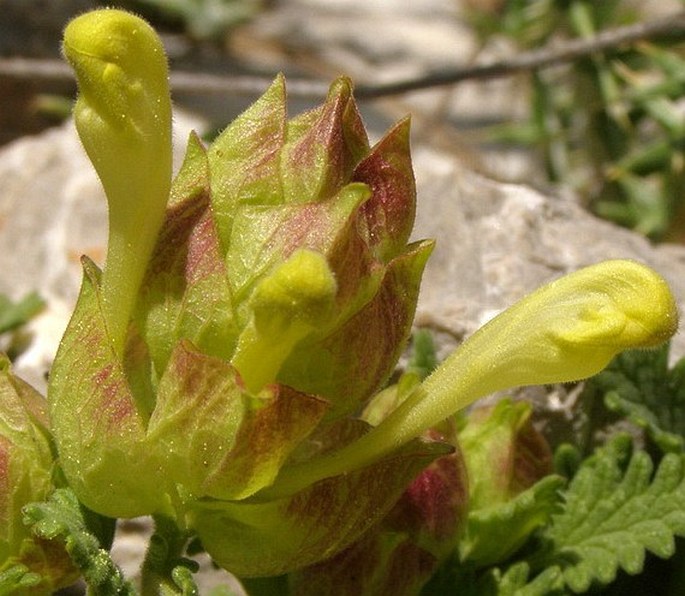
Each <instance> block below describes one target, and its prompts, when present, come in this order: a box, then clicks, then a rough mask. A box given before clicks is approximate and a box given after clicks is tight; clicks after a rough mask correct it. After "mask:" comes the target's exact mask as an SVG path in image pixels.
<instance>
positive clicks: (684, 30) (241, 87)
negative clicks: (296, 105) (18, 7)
mask: <svg viewBox="0 0 685 596" xmlns="http://www.w3.org/2000/svg"><path fill="white" fill-rule="evenodd" d="M664 37H672V38H682V37H685V11H679V12H677V13H675V14H673V15H670V16H668V17H665V18H660V19H655V20H653V21H649V22H646V23H638V24H635V25H628V26H625V27H618V28H615V29H611V30H607V31H603V32H601V33H599V34H597V35H596V36H594V37H590V38H587V39H573V40H569V41H565V42H563V43H559V44H556V45H554V46H552V47H545V48H542V49H539V50H533V51H529V52H523V53H521V54H519V55H517V56H514V57H513V58H511V59H505V60H498V61H495V62H491V63H488V64H477V65H473V66H467V67H454V68H446V69H443V70H439V71H435V72H432V73H428V74H426V75H424V76H421V77H416V78H410V79H405V80H400V81H395V82H390V83H381V84H372V83H369V84H363V83H362V84H358V85H357V86H356V89H355V95H356V96H357V97H358V98H376V97H385V96H390V95H398V94H401V93H407V92H409V91H417V90H421V89H428V88H432V87H440V86H446V85H454V84H456V83H459V82H461V81H465V80H476V79H481V80H482V79H491V78H495V77H505V76H511V75H513V74H515V73H518V72H521V71H530V70H537V69H541V68H545V67H549V66H553V65H556V64H563V63H565V62H569V61H571V60H575V59H577V58H580V57H583V56H589V55H592V54H595V53H597V52H601V51H604V50H608V49H611V48H616V47H619V46H622V45H626V44H631V43H635V42H638V41H642V40H647V39H657V38H664ZM0 76H4V77H10V78H15V79H25V80H32V81H37V80H43V81H52V82H64V81H69V80H70V79H72V78H73V75H72V73H71V69H70V68H69V67H68V66H67V65H66V64H64V63H63V62H61V61H59V60H40V59H30V58H21V57H10V58H0ZM270 83H271V79H270V78H267V77H262V76H255V75H238V76H234V75H221V74H211V73H193V72H183V71H172V73H171V87H172V90H173V91H174V92H175V93H179V94H194V95H198V94H225V95H250V96H252V95H259V94H260V93H262V92H263V91H264V89H265V88H266V87H267V86H268V85H269V84H270ZM327 91H328V85H327V84H326V83H324V82H321V81H310V80H305V79H295V78H290V79H289V80H288V94H289V95H291V96H293V97H301V98H320V97H321V96H323V95H325V94H326V92H327Z"/></svg>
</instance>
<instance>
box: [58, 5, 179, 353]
mask: <svg viewBox="0 0 685 596" xmlns="http://www.w3.org/2000/svg"><path fill="white" fill-rule="evenodd" d="M63 51H64V55H65V57H66V58H67V60H68V61H69V63H70V64H71V65H72V67H73V68H74V70H75V71H76V73H77V75H78V77H77V78H78V84H79V96H78V99H77V101H76V105H75V106H74V118H75V121H76V129H77V130H78V133H79V136H80V138H81V142H82V143H83V146H84V147H85V149H86V152H87V153H88V157H90V160H91V161H92V162H93V165H94V166H95V169H96V171H97V173H98V176H99V177H100V180H101V181H102V185H103V187H104V189H105V193H106V195H107V203H108V206H109V241H108V249H107V267H106V269H105V272H104V275H103V280H102V285H103V301H104V305H105V311H106V318H107V324H108V327H109V333H110V336H111V339H112V343H113V347H114V349H115V350H116V352H117V353H118V354H120V355H121V354H122V353H123V348H124V343H125V339H126V333H127V331H128V322H129V319H130V317H131V312H132V310H133V305H134V304H135V301H136V296H137V292H138V288H139V287H140V283H141V282H142V280H143V275H144V274H145V269H146V267H147V262H148V259H149V257H150V253H151V252H152V248H153V247H154V244H155V242H156V239H157V232H158V230H159V228H160V226H161V224H162V220H163V218H164V210H165V207H166V203H167V199H168V197H169V187H170V184H171V99H170V96H169V82H168V68H167V63H166V55H165V53H164V48H163V46H162V44H161V42H160V40H159V37H158V36H157V34H156V33H155V32H154V30H153V29H152V28H151V27H150V26H149V25H148V24H147V23H146V22H145V21H143V20H141V19H139V18H137V17H135V16H134V15H131V14H129V13H126V12H124V11H121V10H98V11H94V12H91V13H86V14H83V15H81V16H80V17H77V18H76V19H74V20H73V21H71V22H70V23H69V25H68V26H67V28H66V29H65V30H64V43H63Z"/></svg>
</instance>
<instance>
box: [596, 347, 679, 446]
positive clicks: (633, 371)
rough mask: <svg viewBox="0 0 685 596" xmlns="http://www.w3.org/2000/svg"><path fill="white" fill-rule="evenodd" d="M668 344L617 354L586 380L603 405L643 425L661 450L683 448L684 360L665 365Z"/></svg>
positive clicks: (666, 362)
mask: <svg viewBox="0 0 685 596" xmlns="http://www.w3.org/2000/svg"><path fill="white" fill-rule="evenodd" d="M668 354H669V346H668V344H666V345H664V346H662V347H661V348H659V349H657V350H633V351H628V352H624V353H623V354H621V355H620V356H618V357H617V358H616V359H615V360H614V361H613V362H612V363H611V364H610V365H609V366H608V367H607V368H606V369H605V370H604V371H602V372H601V373H600V374H598V375H597V376H595V377H594V378H592V379H590V380H589V381H588V383H587V387H586V389H585V392H586V395H587V394H588V392H589V393H599V395H600V396H601V397H602V398H603V400H604V404H605V405H606V407H607V408H608V409H609V410H611V411H612V412H615V413H617V414H619V415H620V416H624V417H626V418H628V419H629V420H630V421H631V422H633V423H634V424H636V425H638V426H640V427H641V428H644V429H645V431H646V433H647V435H648V436H649V437H650V438H651V439H652V440H653V441H654V442H655V443H656V444H657V445H658V446H659V448H660V449H661V450H662V451H664V452H675V453H678V452H683V451H684V450H685V359H683V360H681V361H680V362H678V363H677V364H676V365H675V366H674V367H673V368H672V369H669V368H668Z"/></svg>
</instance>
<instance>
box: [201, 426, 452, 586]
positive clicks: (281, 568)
mask: <svg viewBox="0 0 685 596" xmlns="http://www.w3.org/2000/svg"><path fill="white" fill-rule="evenodd" d="M365 432H368V425H366V423H364V422H362V421H359V420H349V419H348V420H341V421H338V422H336V423H334V424H332V425H330V426H328V427H327V428H326V429H324V430H320V431H318V434H316V433H315V435H313V436H312V437H311V438H310V439H309V440H308V442H307V443H306V444H305V445H303V447H302V448H301V449H300V450H298V452H297V453H296V454H294V455H293V457H292V459H294V460H298V462H299V461H300V458H301V459H302V460H303V461H302V464H303V465H306V462H307V461H309V459H310V458H311V457H312V455H313V453H314V454H315V453H317V452H319V451H320V450H323V451H330V450H335V449H336V446H337V445H340V444H346V443H348V442H349V441H353V440H355V439H357V438H358V437H359V436H360V435H362V434H363V433H365ZM450 451H451V446H449V445H446V444H444V443H438V442H423V441H419V440H415V441H412V442H410V443H408V444H406V445H404V446H402V447H401V448H399V449H398V450H396V451H395V452H393V453H392V454H390V455H388V456H386V457H385V458H383V459H380V460H379V461H376V462H375V463H373V464H371V465H370V466H368V467H365V468H363V469H361V470H356V471H354V472H351V473H349V474H341V475H339V476H334V477H331V478H326V479H325V480H322V481H320V482H316V483H315V484H313V485H311V486H309V487H308V488H306V489H305V490H302V491H300V492H298V493H297V494H295V495H294V496H292V497H286V498H280V499H279V498H272V496H271V495H269V496H268V497H264V498H263V499H262V498H261V497H262V496H263V494H264V493H263V492H262V493H257V494H256V495H255V497H254V498H253V499H251V500H250V499H247V500H246V501H242V502H241V501H238V502H236V501H232V502H231V501H215V500H209V499H206V500H204V501H198V502H197V509H196V510H195V511H194V512H192V517H193V519H192V525H193V527H194V528H196V530H197V533H198V536H199V538H200V540H201V541H202V544H203V546H204V547H205V548H206V550H207V552H208V553H209V554H210V555H211V556H212V558H213V559H214V560H215V561H217V563H219V565H221V566H222V567H223V568H224V569H227V570H229V571H231V572H232V573H235V574H236V575H238V576H245V577H251V576H263V575H278V574H280V573H284V572H287V571H289V570H291V569H296V568H299V567H303V566H305V565H311V564H313V563H316V562H318V561H321V560H324V559H326V558H328V557H331V556H333V555H334V554H336V553H338V552H340V551H341V550H342V549H344V548H346V547H347V546H349V545H350V544H352V543H353V542H354V541H355V540H357V539H358V538H359V537H360V536H361V535H362V534H363V532H365V531H366V530H367V529H369V528H370V527H372V526H373V525H374V524H375V523H376V522H377V521H378V520H379V519H381V518H382V517H383V516H384V515H385V514H386V513H387V512H388V511H389V509H390V508H391V507H392V506H393V505H394V503H395V502H396V501H397V499H398V498H399V497H400V495H401V494H402V492H403V491H404V489H405V488H406V486H407V485H408V484H409V483H410V482H411V480H412V479H413V478H414V477H416V475H417V474H418V473H419V472H420V471H421V470H422V469H423V468H425V467H426V466H427V465H428V464H429V463H430V462H431V461H433V460H434V459H436V458H437V457H440V456H441V455H445V454H446V453H448V452H450ZM281 473H282V474H283V475H285V476H287V475H288V467H287V466H286V467H284V468H283V470H282V472H281ZM268 491H269V489H268V488H267V489H266V493H268Z"/></svg>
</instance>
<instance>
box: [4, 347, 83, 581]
mask: <svg viewBox="0 0 685 596" xmlns="http://www.w3.org/2000/svg"><path fill="white" fill-rule="evenodd" d="M45 410H46V408H45V399H44V398H43V396H42V395H40V394H39V393H38V392H37V391H36V390H35V389H33V387H31V386H30V385H28V384H26V383H24V382H23V381H22V380H21V379H18V378H17V377H15V376H14V375H13V374H12V371H11V370H10V364H9V360H8V359H7V357H6V356H4V355H2V356H0V572H2V571H5V570H6V569H8V568H10V567H11V566H12V565H23V566H25V568H26V569H27V571H28V572H30V573H33V574H36V575H35V581H33V582H31V583H32V584H33V585H32V587H31V590H30V591H29V593H35V594H40V593H49V592H52V591H53V590H55V589H58V588H61V587H65V586H68V585H69V584H71V583H72V582H73V581H74V580H75V579H76V578H77V577H78V574H76V573H75V570H74V567H73V566H72V564H71V561H70V560H69V558H68V556H67V554H66V552H65V551H64V549H63V547H62V546H61V545H58V544H52V543H50V542H48V541H45V540H40V539H38V538H36V537H34V536H32V534H31V531H30V530H29V528H28V527H26V526H25V525H24V524H23V523H22V517H23V516H22V508H23V507H24V505H27V504H28V503H31V502H33V501H41V500H43V499H45V498H46V497H47V496H48V495H49V494H50V493H51V492H52V490H54V486H53V483H52V473H53V454H52V449H51V444H50V437H49V433H48V421H47V413H46V411H45Z"/></svg>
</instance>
